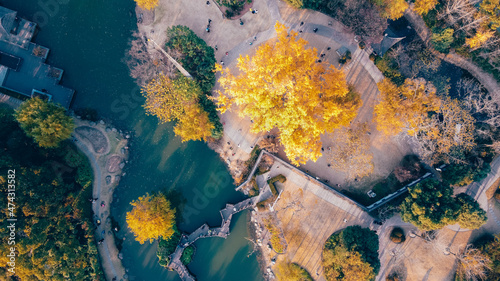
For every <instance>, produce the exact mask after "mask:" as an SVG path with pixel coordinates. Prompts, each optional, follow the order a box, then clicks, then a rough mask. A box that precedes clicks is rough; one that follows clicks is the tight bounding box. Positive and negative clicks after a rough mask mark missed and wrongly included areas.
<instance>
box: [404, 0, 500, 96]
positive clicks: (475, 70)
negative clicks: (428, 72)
mask: <svg viewBox="0 0 500 281" xmlns="http://www.w3.org/2000/svg"><path fill="white" fill-rule="evenodd" d="M405 17H406V19H408V21H409V22H410V23H411V24H412V25H413V28H415V30H416V31H417V34H418V35H419V36H420V38H422V41H424V42H425V44H426V45H427V47H428V48H429V50H431V51H432V52H433V53H434V54H435V55H437V56H438V57H439V58H441V59H442V60H444V61H446V62H448V63H451V64H454V65H456V66H458V67H460V68H463V69H465V70H467V71H468V72H469V73H470V74H471V75H472V76H474V77H475V78H476V79H477V80H478V81H479V82H480V83H481V85H483V87H485V88H486V90H488V92H489V93H490V94H491V95H492V96H495V97H497V98H500V84H499V83H498V81H497V80H496V79H495V77H493V75H491V74H489V73H487V72H485V71H483V70H482V69H481V68H480V67H478V66H477V65H476V64H474V63H473V62H472V61H470V60H468V59H465V58H463V57H462V56H460V55H458V54H456V53H454V52H450V53H449V54H442V53H439V52H438V51H436V50H434V48H433V47H432V46H431V45H430V44H429V42H430V36H431V34H432V33H431V31H430V30H429V28H428V27H427V26H426V25H425V22H424V20H423V19H422V17H421V16H419V15H418V14H416V13H415V12H414V11H413V4H411V5H410V8H409V9H407V10H406V12H405Z"/></svg>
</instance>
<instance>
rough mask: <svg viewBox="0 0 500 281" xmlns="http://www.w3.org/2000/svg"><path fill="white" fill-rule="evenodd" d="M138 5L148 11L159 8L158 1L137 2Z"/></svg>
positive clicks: (138, 0) (143, 0)
mask: <svg viewBox="0 0 500 281" xmlns="http://www.w3.org/2000/svg"><path fill="white" fill-rule="evenodd" d="M135 2H136V3H137V5H138V6H139V7H141V8H143V9H146V10H152V9H154V8H156V6H158V0H135Z"/></svg>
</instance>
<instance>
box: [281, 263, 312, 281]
mask: <svg viewBox="0 0 500 281" xmlns="http://www.w3.org/2000/svg"><path fill="white" fill-rule="evenodd" d="M276 279H277V280H278V281H313V279H312V278H311V275H309V273H308V272H307V271H306V270H305V269H303V268H301V267H300V266H299V265H298V264H295V263H291V262H290V261H288V260H285V261H281V262H279V263H278V265H277V270H276Z"/></svg>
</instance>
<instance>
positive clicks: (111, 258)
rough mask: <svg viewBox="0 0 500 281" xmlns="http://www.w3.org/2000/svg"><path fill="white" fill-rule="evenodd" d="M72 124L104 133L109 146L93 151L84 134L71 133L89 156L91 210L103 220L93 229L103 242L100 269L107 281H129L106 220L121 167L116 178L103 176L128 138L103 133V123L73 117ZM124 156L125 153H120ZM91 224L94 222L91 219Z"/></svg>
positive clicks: (107, 219)
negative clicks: (111, 158) (108, 161)
mask: <svg viewBox="0 0 500 281" xmlns="http://www.w3.org/2000/svg"><path fill="white" fill-rule="evenodd" d="M75 123H76V126H77V127H79V126H90V127H93V128H95V129H98V130H100V131H101V132H102V133H103V134H105V135H108V145H110V146H112V147H111V150H110V152H108V153H107V154H105V155H100V154H98V153H95V152H93V151H92V150H93V148H92V144H91V143H90V142H88V141H87V140H86V139H85V138H84V137H82V136H81V135H79V134H78V133H73V138H72V140H73V142H74V143H75V145H76V146H77V147H78V149H80V151H82V152H83V153H84V154H85V155H86V156H87V158H88V159H89V161H90V164H91V166H92V171H93V174H94V180H93V183H92V184H93V192H92V194H93V198H98V200H97V201H96V202H94V203H93V206H92V210H93V212H94V219H95V220H97V219H99V220H100V221H101V222H102V223H101V224H100V225H97V226H96V230H95V238H96V240H100V239H104V241H103V243H102V244H100V245H98V246H97V249H98V251H99V254H100V261H101V265H102V269H103V271H104V274H105V276H106V279H107V280H109V281H111V280H117V281H118V280H120V281H125V280H128V276H127V274H126V270H125V268H124V267H123V264H122V262H121V260H120V259H119V258H118V254H119V252H118V249H117V248H116V244H115V239H114V234H113V230H112V227H111V222H110V219H109V215H110V204H111V201H112V199H113V190H114V187H116V185H118V181H119V179H118V178H117V176H118V177H119V176H120V175H121V172H122V171H121V169H120V170H119V171H117V172H115V173H114V174H116V175H113V176H114V177H115V180H112V181H111V182H109V183H107V180H106V178H107V177H108V176H110V175H109V174H110V173H109V172H108V171H107V169H106V167H105V165H106V160H107V158H108V156H112V155H116V153H120V152H121V150H122V148H124V147H125V146H126V145H127V140H126V139H121V140H119V139H120V135H119V134H118V132H115V131H110V132H108V133H106V132H105V131H106V130H105V129H104V127H105V125H104V124H94V125H92V124H91V123H89V122H86V121H82V120H78V119H76V120H75ZM101 127H102V128H101ZM110 135H114V136H110ZM109 139H116V140H119V141H118V143H116V144H115V145H112V142H111V141H109ZM113 143H115V141H113ZM123 159H126V155H123ZM108 179H109V178H108ZM106 187H107V189H106ZM94 223H96V222H95V221H94ZM100 237H101V238H100Z"/></svg>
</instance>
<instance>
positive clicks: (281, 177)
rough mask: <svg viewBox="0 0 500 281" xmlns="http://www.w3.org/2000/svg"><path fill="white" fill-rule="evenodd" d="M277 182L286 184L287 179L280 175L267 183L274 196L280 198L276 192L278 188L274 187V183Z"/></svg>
mask: <svg viewBox="0 0 500 281" xmlns="http://www.w3.org/2000/svg"><path fill="white" fill-rule="evenodd" d="M277 181H279V182H281V183H284V182H285V181H286V177H285V176H283V175H281V174H280V175H277V176H275V177H274V178H272V179H270V180H268V181H267V183H268V184H269V187H270V188H271V192H272V193H273V195H274V196H278V191H277V190H276V186H274V183H275V182H277Z"/></svg>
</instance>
